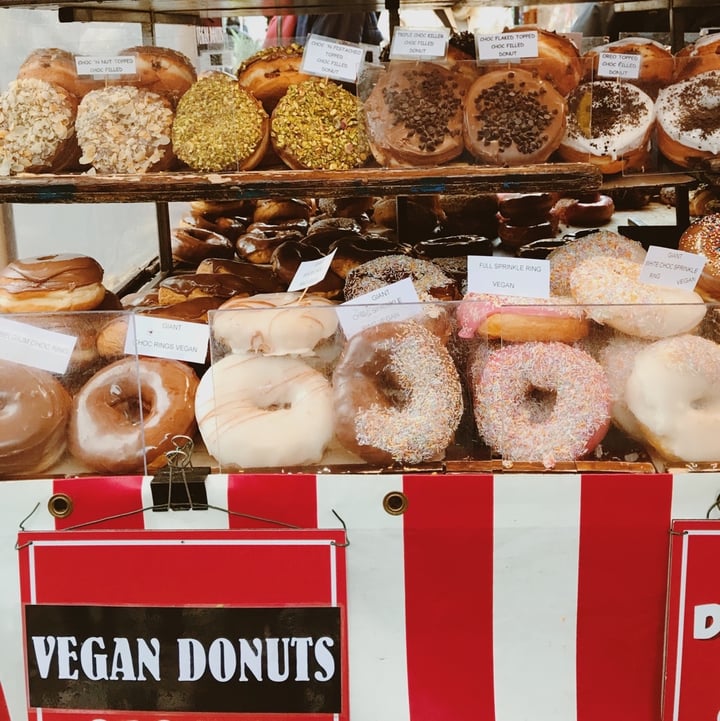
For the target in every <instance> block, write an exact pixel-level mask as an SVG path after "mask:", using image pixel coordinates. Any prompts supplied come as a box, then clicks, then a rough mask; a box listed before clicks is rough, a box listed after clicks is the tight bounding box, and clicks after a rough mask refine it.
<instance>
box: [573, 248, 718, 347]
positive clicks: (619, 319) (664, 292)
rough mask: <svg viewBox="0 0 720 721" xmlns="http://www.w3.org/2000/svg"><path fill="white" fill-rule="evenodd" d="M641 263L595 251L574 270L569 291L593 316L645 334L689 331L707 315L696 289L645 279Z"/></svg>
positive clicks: (632, 332)
mask: <svg viewBox="0 0 720 721" xmlns="http://www.w3.org/2000/svg"><path fill="white" fill-rule="evenodd" d="M641 270H642V264H640V263H635V262H633V261H632V260H626V259H625V258H612V257H609V256H595V257H594V258H588V259H587V260H584V261H582V262H581V263H580V264H579V265H578V266H577V267H576V268H575V270H573V271H572V273H571V274H570V293H571V294H572V296H573V298H575V300H576V301H577V302H578V303H581V304H583V305H585V306H586V308H585V311H586V313H587V314H588V317H590V318H591V319H592V320H594V321H595V322H596V323H600V324H602V325H609V326H610V327H611V328H615V329H616V330H619V331H621V332H622V333H627V334H628V335H632V336H639V337H640V338H652V339H657V338H665V337H667V336H671V335H680V334H681V333H689V332H690V331H692V330H693V329H694V328H696V327H697V326H698V325H699V324H700V322H701V321H702V320H703V318H704V317H705V304H704V302H703V299H702V298H701V297H700V295H698V294H697V293H696V292H695V291H691V290H683V289H681V288H674V287H667V286H661V285H651V284H649V283H644V282H642V281H641V280H640V278H639V276H640V271H641Z"/></svg>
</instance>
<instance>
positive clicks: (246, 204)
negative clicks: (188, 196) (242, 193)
mask: <svg viewBox="0 0 720 721" xmlns="http://www.w3.org/2000/svg"><path fill="white" fill-rule="evenodd" d="M254 211H255V201H254V200H248V199H247V198H239V199H237V200H193V201H192V202H191V203H190V214H191V215H192V216H193V217H194V218H197V217H200V216H202V217H205V218H218V217H222V218H234V217H240V218H252V215H253V212H254Z"/></svg>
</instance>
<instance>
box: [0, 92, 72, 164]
mask: <svg viewBox="0 0 720 721" xmlns="http://www.w3.org/2000/svg"><path fill="white" fill-rule="evenodd" d="M77 112H78V99H77V98H76V97H75V96H74V95H72V94H71V93H69V92H68V91H67V90H65V88H63V87H62V86H60V85H55V84H53V83H49V82H47V81H46V80H38V79H36V78H25V79H23V80H13V81H12V82H11V83H10V84H9V85H8V87H7V90H5V92H3V93H0V176H3V175H15V174H16V173H25V172H27V173H46V172H55V173H58V172H60V171H62V170H64V169H65V168H67V167H68V166H69V165H71V164H72V163H73V162H75V161H76V160H77V158H78V156H79V151H78V146H77V140H76V138H75V123H76V119H77Z"/></svg>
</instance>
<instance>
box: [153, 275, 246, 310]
mask: <svg viewBox="0 0 720 721" xmlns="http://www.w3.org/2000/svg"><path fill="white" fill-rule="evenodd" d="M254 292H255V287H254V286H253V284H252V283H251V282H250V281H249V280H248V279H247V278H241V277H240V276H237V275H231V274H229V273H187V274H184V275H174V276H171V277H169V278H164V279H163V280H161V281H160V284H159V285H158V302H159V303H160V305H173V304H175V303H182V302H183V301H185V300H192V299H193V298H207V297H210V298H222V299H223V300H227V299H228V298H232V297H233V296H236V295H239V296H243V297H244V296H248V295H252V294H253V293H254Z"/></svg>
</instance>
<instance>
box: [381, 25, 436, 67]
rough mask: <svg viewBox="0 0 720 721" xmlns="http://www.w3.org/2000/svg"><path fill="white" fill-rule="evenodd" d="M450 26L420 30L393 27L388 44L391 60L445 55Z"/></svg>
mask: <svg viewBox="0 0 720 721" xmlns="http://www.w3.org/2000/svg"><path fill="white" fill-rule="evenodd" d="M449 38H450V28H438V29H436V30H421V29H419V28H400V27H398V28H395V30H394V31H393V36H392V42H391V44H390V59H391V60H398V59H400V60H416V59H417V60H437V59H439V58H445V56H446V55H447V47H448V40H449Z"/></svg>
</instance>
